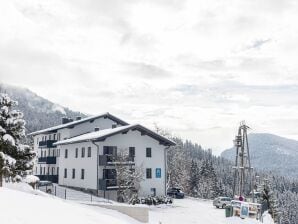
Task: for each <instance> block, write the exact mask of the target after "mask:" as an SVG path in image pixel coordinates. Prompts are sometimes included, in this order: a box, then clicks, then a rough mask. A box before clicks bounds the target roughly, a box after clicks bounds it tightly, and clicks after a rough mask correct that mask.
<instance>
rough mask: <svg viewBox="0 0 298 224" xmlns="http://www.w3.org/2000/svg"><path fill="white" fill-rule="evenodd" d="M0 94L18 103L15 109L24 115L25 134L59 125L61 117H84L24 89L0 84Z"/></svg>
mask: <svg viewBox="0 0 298 224" xmlns="http://www.w3.org/2000/svg"><path fill="white" fill-rule="evenodd" d="M0 92H4V93H7V94H8V95H9V96H10V97H11V98H12V99H13V100H16V101H18V106H17V108H18V109H19V110H20V111H22V112H23V113H24V118H25V120H26V123H27V124H26V129H27V130H26V132H27V133H28V132H33V131H36V130H40V129H43V128H47V127H50V126H54V125H57V124H60V123H61V118H62V117H73V118H74V117H76V116H82V117H84V116H85V115H84V114H82V113H80V112H76V111H72V110H70V109H68V108H66V107H63V106H60V105H58V104H55V103H52V102H50V101H49V100H47V99H45V98H43V97H40V96H38V95H37V94H35V93H34V92H32V91H30V90H29V89H26V88H21V87H15V86H11V85H6V84H1V83H0Z"/></svg>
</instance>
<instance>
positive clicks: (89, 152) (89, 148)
mask: <svg viewBox="0 0 298 224" xmlns="http://www.w3.org/2000/svg"><path fill="white" fill-rule="evenodd" d="M88 157H91V147H88Z"/></svg>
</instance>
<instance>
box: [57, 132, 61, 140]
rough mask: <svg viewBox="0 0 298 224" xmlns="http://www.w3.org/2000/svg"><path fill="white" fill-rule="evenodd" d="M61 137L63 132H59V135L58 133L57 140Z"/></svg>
mask: <svg viewBox="0 0 298 224" xmlns="http://www.w3.org/2000/svg"><path fill="white" fill-rule="evenodd" d="M60 139H61V134H60V133H58V135H57V140H58V141H60Z"/></svg>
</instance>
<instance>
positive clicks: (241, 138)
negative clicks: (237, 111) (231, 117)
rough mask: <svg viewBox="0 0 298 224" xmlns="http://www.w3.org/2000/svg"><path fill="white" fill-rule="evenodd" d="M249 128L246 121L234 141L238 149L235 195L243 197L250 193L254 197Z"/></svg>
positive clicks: (235, 167) (241, 124) (235, 168)
mask: <svg viewBox="0 0 298 224" xmlns="http://www.w3.org/2000/svg"><path fill="white" fill-rule="evenodd" d="M248 129H249V127H248V126H247V125H246V124H245V121H242V122H241V123H240V127H239V129H238V134H237V135H236V138H235V140H234V146H235V148H236V159H235V166H234V167H233V169H234V170H235V172H234V186H233V195H234V196H235V195H238V196H241V197H245V196H247V192H248V193H250V192H251V193H252V195H253V185H252V184H253V183H252V169H253V168H252V167H251V163H250V156H249V146H248V138H247V130H248ZM252 198H254V197H252Z"/></svg>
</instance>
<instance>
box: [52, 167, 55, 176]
mask: <svg viewBox="0 0 298 224" xmlns="http://www.w3.org/2000/svg"><path fill="white" fill-rule="evenodd" d="M52 175H55V167H52Z"/></svg>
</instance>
